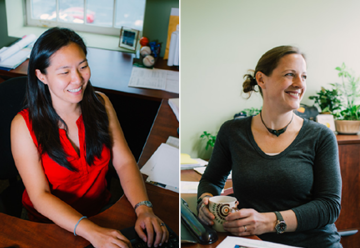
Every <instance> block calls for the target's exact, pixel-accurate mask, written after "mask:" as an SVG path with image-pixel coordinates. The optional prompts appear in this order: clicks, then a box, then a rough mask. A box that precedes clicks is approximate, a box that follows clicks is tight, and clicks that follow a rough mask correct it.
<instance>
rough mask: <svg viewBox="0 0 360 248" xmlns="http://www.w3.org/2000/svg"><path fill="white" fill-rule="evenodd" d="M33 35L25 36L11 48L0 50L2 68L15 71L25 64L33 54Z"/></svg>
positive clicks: (34, 37)
mask: <svg viewBox="0 0 360 248" xmlns="http://www.w3.org/2000/svg"><path fill="white" fill-rule="evenodd" d="M35 40H36V36H35V35H33V34H30V35H26V36H24V37H23V38H22V39H21V40H19V41H18V42H16V43H15V44H13V45H12V46H10V47H3V48H1V49H0V67H2V68H5V69H15V68H16V67H18V66H19V65H20V64H21V63H22V62H24V61H25V60H26V59H27V58H28V57H29V55H30V53H31V45H32V44H33V43H34V42H35Z"/></svg>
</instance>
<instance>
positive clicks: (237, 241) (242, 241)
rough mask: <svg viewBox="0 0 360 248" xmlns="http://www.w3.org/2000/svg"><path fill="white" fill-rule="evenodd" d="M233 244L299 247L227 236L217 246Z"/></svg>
mask: <svg viewBox="0 0 360 248" xmlns="http://www.w3.org/2000/svg"><path fill="white" fill-rule="evenodd" d="M235 245H239V246H240V247H241V246H243V247H249V248H300V247H296V246H289V245H281V244H276V243H272V242H267V241H262V240H254V239H247V238H240V237H232V236H227V237H226V238H225V239H224V240H223V241H222V242H221V243H220V244H219V245H218V246H217V248H234V247H235Z"/></svg>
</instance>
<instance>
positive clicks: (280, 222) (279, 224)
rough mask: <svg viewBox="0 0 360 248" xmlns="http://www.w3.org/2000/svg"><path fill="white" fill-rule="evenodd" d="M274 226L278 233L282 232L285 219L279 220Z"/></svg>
mask: <svg viewBox="0 0 360 248" xmlns="http://www.w3.org/2000/svg"><path fill="white" fill-rule="evenodd" d="M275 228H276V232H277V233H279V234H281V233H284V232H285V230H286V223H285V221H279V222H278V224H277V225H276V227H275Z"/></svg>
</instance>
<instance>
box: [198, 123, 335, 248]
mask: <svg viewBox="0 0 360 248" xmlns="http://www.w3.org/2000/svg"><path fill="white" fill-rule="evenodd" d="M251 120H252V117H247V118H242V119H238V120H231V121H227V122H225V123H224V124H223V125H222V127H221V128H220V131H219V133H218V135H217V138H216V143H215V147H214V150H213V153H212V156H211V159H210V161H209V165H208V166H207V168H206V170H205V173H204V175H203V176H202V178H201V181H200V184H199V188H198V196H200V195H201V194H203V193H205V192H209V193H212V194H213V195H219V194H220V192H221V190H222V189H223V187H224V184H225V181H226V179H227V176H228V174H229V173H230V171H231V170H232V180H233V189H234V195H235V197H236V198H237V199H238V201H239V208H253V209H255V210H257V211H258V212H273V211H283V210H288V209H292V210H293V211H294V212H295V214H296V217H297V221H298V227H297V230H296V231H295V232H292V233H291V232H288V233H284V234H281V235H278V234H276V233H267V234H263V235H260V236H259V237H260V238H261V239H263V240H268V241H272V242H278V243H283V244H288V245H294V246H301V247H314V248H315V247H316V248H321V247H334V248H335V247H342V246H341V244H340V243H339V240H340V236H339V234H338V233H337V230H336V227H335V224H334V222H335V221H336V219H337V218H338V216H339V214H340V208H341V206H340V200H341V176H340V167H339V157H338V146H337V141H336V138H335V135H334V134H333V133H332V131H331V130H330V129H329V128H327V127H326V126H324V125H322V124H319V123H316V122H313V121H308V120H306V119H305V120H304V123H303V126H302V128H301V130H300V132H299V134H298V136H297V137H296V139H295V140H294V141H293V142H292V143H291V144H290V146H288V147H287V148H286V149H285V150H284V151H283V152H281V153H280V154H278V155H275V156H270V155H267V154H265V153H264V152H263V151H262V150H261V149H260V148H259V147H258V145H257V144H256V142H255V140H254V137H253V135H252V132H251Z"/></svg>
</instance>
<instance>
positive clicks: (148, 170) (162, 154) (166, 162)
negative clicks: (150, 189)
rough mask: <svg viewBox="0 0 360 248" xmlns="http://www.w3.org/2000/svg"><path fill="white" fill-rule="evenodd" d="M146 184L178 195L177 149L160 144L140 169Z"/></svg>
mask: <svg viewBox="0 0 360 248" xmlns="http://www.w3.org/2000/svg"><path fill="white" fill-rule="evenodd" d="M140 171H141V173H143V174H145V175H148V176H149V177H148V178H147V179H146V181H147V182H149V183H152V184H154V185H157V186H160V187H162V188H165V189H169V190H172V191H175V192H178V193H179V149H178V148H175V147H173V146H171V145H168V144H164V143H163V144H161V145H160V146H159V148H158V149H157V150H156V151H155V152H154V154H153V155H152V156H151V158H150V159H149V160H148V161H147V162H146V164H145V165H144V166H143V167H142V168H141V170H140Z"/></svg>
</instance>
